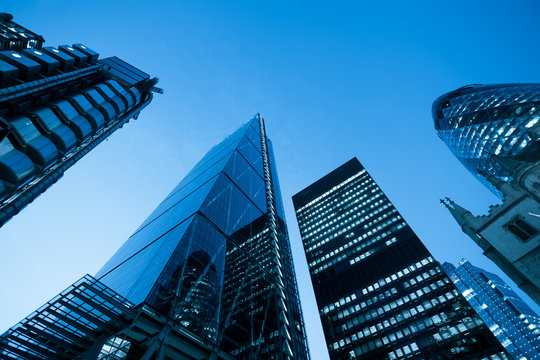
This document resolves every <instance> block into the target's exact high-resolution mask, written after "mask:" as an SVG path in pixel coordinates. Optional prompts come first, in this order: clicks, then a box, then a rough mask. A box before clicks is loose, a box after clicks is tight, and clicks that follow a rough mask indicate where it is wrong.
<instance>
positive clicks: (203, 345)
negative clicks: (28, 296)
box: [0, 275, 234, 360]
mask: <svg viewBox="0 0 540 360" xmlns="http://www.w3.org/2000/svg"><path fill="white" fill-rule="evenodd" d="M163 329H167V332H166V333H165V334H164V332H163ZM158 342H159V343H163V344H166V346H165V347H163V350H162V351H158V350H159V349H158V347H157V346H156V345H155V344H156V343H158ZM113 346H117V347H118V349H120V350H122V348H126V347H129V346H133V347H136V348H137V349H139V352H140V353H141V355H142V354H144V355H142V356H141V357H139V358H144V356H146V357H147V358H148V359H149V358H151V357H152V356H155V355H156V354H157V356H156V357H155V359H208V358H211V357H212V358H214V359H217V360H232V359H234V358H233V357H232V356H230V355H228V354H227V353H225V352H224V351H222V350H221V349H219V348H217V347H216V346H213V345H212V344H209V343H208V341H206V340H204V339H202V338H200V337H199V336H197V335H195V334H193V333H191V332H190V331H188V330H186V329H185V328H184V327H182V326H181V325H180V324H178V323H177V322H175V321H172V320H171V319H170V318H168V317H166V316H164V315H162V314H160V313H159V312H157V311H155V310H153V309H152V308H150V307H148V306H147V305H143V306H141V307H137V308H135V307H133V304H132V303H130V302H129V301H128V300H126V299H125V298H123V297H122V296H120V295H118V294H117V293H115V292H114V291H113V290H111V289H110V288H108V287H106V286H105V285H103V284H102V283H100V282H99V281H98V280H96V279H94V278H93V277H92V276H90V275H85V276H84V277H82V278H81V279H80V280H78V281H77V282H75V283H74V284H73V285H71V286H70V287H69V288H67V289H66V290H64V291H63V292H62V293H60V294H59V295H57V296H56V297H54V298H53V299H52V300H51V301H49V302H47V303H46V304H45V305H43V306H42V307H41V308H39V309H38V310H37V311H35V312H34V313H32V314H30V315H29V316H28V317H26V318H25V319H24V320H22V321H21V322H20V323H18V324H17V325H15V326H14V327H12V328H11V329H9V330H8V331H6V332H5V333H4V334H2V335H1V336H0V359H2V360H8V359H9V360H12V359H21V360H23V359H24V360H40V359H57V360H68V359H81V360H94V359H118V358H119V357H117V356H116V355H115V354H117V351H116V350H117V349H111V347H113Z"/></svg>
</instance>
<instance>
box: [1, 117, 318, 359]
mask: <svg viewBox="0 0 540 360" xmlns="http://www.w3.org/2000/svg"><path fill="white" fill-rule="evenodd" d="M81 289H82V290H81ZM85 291H86V292H91V293H92V295H86V294H85V293H84V292H85ZM79 292H83V293H82V294H79ZM74 294H75V295H74ZM96 299H99V300H96ZM103 303H105V304H103ZM57 304H63V306H58V305H57ZM66 309H67V310H68V312H69V313H68V314H64V313H63V312H64V311H66ZM58 313H60V314H58ZM43 314H45V315H43ZM50 314H52V315H50ZM41 317H46V318H45V319H43V318H41ZM68 318H69V321H65V320H64V319H68ZM73 318H74V319H75V320H73ZM81 318H82V320H80V319H81ZM44 322H49V324H50V323H52V326H51V325H49V326H48V327H49V328H50V329H52V330H51V331H48V333H47V334H46V335H47V336H42V337H39V336H38V337H32V338H31V340H28V334H29V333H32V332H36V333H39V332H43V330H42V329H41V328H39V325H40V324H43V323H44ZM34 324H36V325H35V326H34ZM35 328H37V330H36V329H35ZM66 333H67V334H66ZM81 334H84V336H82V335H81ZM66 337H67V338H68V339H69V340H68V341H66ZM72 338H75V339H77V341H76V344H74V345H69V346H68V345H66V342H69V341H70V340H71V339H72ZM36 339H38V340H39V341H40V342H39V343H36ZM1 347H3V348H4V353H5V354H10V355H13V354H19V353H24V354H28V353H31V354H33V353H34V352H35V351H42V352H43V353H45V354H46V353H47V351H49V352H54V351H55V349H64V348H67V349H68V350H69V351H71V353H70V355H71V356H72V358H75V357H74V355H73V353H75V354H76V355H77V356H87V358H88V359H95V358H96V357H91V356H94V355H95V356H98V354H99V353H101V357H102V358H103V357H104V356H107V357H106V358H111V359H124V358H125V359H139V358H142V359H150V358H151V357H152V356H154V355H155V356H156V357H155V358H156V359H177V358H182V359H183V358H189V359H192V358H194V359H206V358H210V359H233V358H235V359H293V358H294V359H301V360H303V359H308V358H309V355H308V349H307V342H306V338H305V331H304V324H303V318H302V313H301V308H300V302H299V298H298V290H297V284H296V278H295V272H294V268H293V262H292V257H291V250H290V244H289V239H288V234H287V226H286V223H285V216H284V212H283V205H282V200H281V194H280V190H279V183H278V179H277V172H276V165H275V161H274V155H273V150H272V145H271V142H270V140H269V139H268V137H267V136H266V130H265V126H264V121H263V119H262V118H261V117H260V116H259V115H257V116H256V117H255V118H253V119H252V120H250V121H248V122H247V123H246V124H244V125H243V126H242V127H241V128H240V129H239V130H237V131H236V132H234V133H233V134H232V135H230V136H229V137H227V138H226V139H225V140H223V141H222V142H221V143H219V144H218V145H216V146H215V147H214V148H212V149H211V150H210V151H209V152H208V153H207V154H206V155H205V156H204V157H203V159H202V160H201V161H200V162H199V163H198V164H197V165H196V166H195V167H194V168H193V169H192V170H191V171H190V172H189V173H188V175H187V176H186V177H185V178H184V179H183V180H182V181H181V182H180V183H179V184H178V186H177V187H176V188H175V189H173V191H172V192H171V193H170V194H169V195H168V196H167V197H166V198H165V200H163V202H162V203H161V204H160V205H159V206H158V207H157V208H156V210H154V212H153V213H152V214H151V215H150V216H149V217H148V218H147V219H146V221H145V222H144V223H143V224H142V225H141V226H140V227H139V228H138V229H137V230H136V231H135V233H134V234H133V235H132V236H131V237H130V238H129V239H128V240H127V241H126V242H125V243H124V245H123V246H122V247H121V248H120V249H119V250H118V251H117V252H116V254H115V255H114V256H113V257H112V258H111V259H110V260H109V261H108V262H107V263H106V264H105V266H104V267H103V268H102V269H101V270H100V271H99V272H98V274H97V275H96V278H95V279H94V278H92V277H89V276H87V277H85V278H83V279H81V280H80V281H79V282H78V283H77V284H75V285H74V286H72V287H71V288H69V289H68V290H66V291H65V292H63V293H62V294H60V295H59V296H58V297H57V298H55V299H53V301H51V302H49V303H48V304H47V305H45V306H44V308H42V309H41V310H40V311H38V312H35V313H34V314H32V315H30V316H29V318H27V319H25V320H23V321H22V322H21V323H20V324H18V325H17V326H15V327H13V328H12V329H11V330H9V331H8V332H7V333H6V334H4V335H3V338H2V339H1V341H0V348H1ZM36 349H38V350H36ZM63 351H64V350H63ZM58 352H59V351H58ZM58 352H57V353H58ZM64 353H67V350H65V351H64V352H63V353H62V354H64ZM89 354H94V355H89ZM13 356H15V355H13ZM68 358H69V357H68ZM87 358H86V357H85V359H87Z"/></svg>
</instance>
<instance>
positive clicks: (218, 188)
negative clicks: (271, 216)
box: [201, 175, 262, 235]
mask: <svg viewBox="0 0 540 360" xmlns="http://www.w3.org/2000/svg"><path fill="white" fill-rule="evenodd" d="M201 211H202V212H203V213H204V214H205V215H206V216H207V217H208V218H209V219H210V221H212V222H213V223H214V224H215V225H216V226H217V227H218V228H219V229H221V230H222V231H223V232H224V233H226V234H227V235H230V234H232V233H233V232H235V231H237V230H239V229H240V228H242V227H244V226H245V225H247V224H248V223H250V222H252V221H253V220H255V219H256V218H258V217H260V216H261V215H262V212H261V211H260V210H258V209H257V207H256V206H255V205H253V203H252V202H251V201H249V200H248V198H247V197H246V196H245V195H244V194H242V192H241V191H240V190H239V189H238V188H237V187H236V185H234V184H233V183H232V182H231V181H230V180H229V179H228V178H227V177H226V176H224V175H220V176H219V177H218V180H217V181H216V184H215V186H214V187H213V188H212V191H211V192H210V194H208V198H207V199H206V201H205V202H204V205H203V206H202V207H201Z"/></svg>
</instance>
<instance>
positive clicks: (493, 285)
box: [443, 260, 540, 360]
mask: <svg viewBox="0 0 540 360" xmlns="http://www.w3.org/2000/svg"><path fill="white" fill-rule="evenodd" d="M443 268H444V269H445V271H446V272H447V273H448V274H449V275H450V277H451V279H452V281H454V283H455V284H456V286H457V287H458V289H459V290H460V291H461V292H462V294H463V296H465V298H466V299H467V301H469V303H470V304H471V305H472V306H473V308H474V309H475V310H476V312H477V313H478V314H479V315H480V317H481V318H482V319H483V320H484V322H485V323H486V325H487V326H489V329H490V330H491V331H492V332H493V334H494V335H495V336H496V337H497V339H498V340H499V341H500V343H501V344H502V345H503V346H504V348H505V349H506V350H507V351H508V352H509V353H510V354H511V355H512V356H513V357H514V359H528V360H538V359H540V318H539V317H538V315H537V314H536V313H535V312H534V311H533V310H532V309H531V308H530V307H529V306H528V305H527V304H525V302H524V301H523V300H522V299H521V298H519V297H518V295H517V294H516V293H515V292H514V291H513V290H512V289H511V288H510V287H509V286H508V284H506V283H505V282H504V281H503V280H502V279H501V278H500V277H499V276H497V275H495V274H492V273H490V272H487V271H485V270H483V269H480V268H478V267H476V266H473V265H472V264H471V263H470V262H468V261H467V260H461V262H460V265H459V266H458V267H457V268H455V267H454V266H453V265H451V264H449V263H445V264H443Z"/></svg>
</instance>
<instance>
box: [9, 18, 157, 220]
mask: <svg viewBox="0 0 540 360" xmlns="http://www.w3.org/2000/svg"><path fill="white" fill-rule="evenodd" d="M11 19H12V17H11V16H9V15H8V14H0V29H1V28H4V33H3V35H0V49H2V51H0V119H1V120H0V226H2V225H3V224H4V223H5V222H6V221H8V220H9V219H10V218H11V217H12V216H13V215H15V214H17V213H18V212H19V211H20V210H21V209H22V208H23V207H24V206H26V205H27V204H28V203H29V202H31V201H32V200H33V199H34V198H35V197H37V196H38V195H39V194H40V193H42V192H43V191H45V190H46V189H47V188H48V187H49V186H50V185H52V184H53V183H54V182H55V181H57V180H58V179H59V178H60V177H61V176H62V175H63V173H64V171H65V170H66V169H67V168H68V167H70V166H71V165H73V164H74V163H75V162H76V161H78V160H79V159H80V158H81V157H82V156H83V155H85V154H86V153H87V152H88V151H90V150H91V149H93V148H94V147H95V146H96V145H97V144H99V143H100V142H101V141H103V140H104V139H105V138H106V137H107V136H109V135H110V134H111V133H112V131H114V130H116V129H118V128H120V127H122V125H123V124H125V123H126V122H128V121H129V120H130V119H131V118H133V117H137V116H138V114H139V112H140V111H141V109H143V108H144V107H145V106H146V105H148V104H149V102H150V101H151V99H152V94H151V91H153V90H154V88H153V85H155V83H156V82H157V79H150V76H149V75H148V74H145V73H143V72H142V71H140V70H138V69H136V68H135V67H133V66H131V65H129V64H127V63H125V62H123V61H122V60H120V59H118V58H116V57H114V58H111V59H103V60H99V59H98V57H99V54H98V53H97V52H95V51H93V50H92V49H90V48H88V47H87V46H85V45H83V44H74V45H72V46H69V45H63V46H60V47H59V48H54V47H45V48H41V43H42V42H43V41H42V40H43V39H42V38H41V37H39V39H41V40H40V41H37V40H39V39H38V38H37V37H36V39H37V40H36V41H37V42H35V43H34V42H28V41H27V42H20V41H19V42H17V41H15V40H13V41H12V42H10V43H9V44H10V45H9V46H7V45H6V46H4V47H1V45H2V44H5V43H2V36H4V37H6V36H7V37H8V38H10V35H9V34H11V32H13V31H15V30H9V31H7V30H5V27H6V26H8V27H13V29H19V30H17V31H19V35H20V36H21V37H22V38H25V37H26V36H29V34H30V32H28V31H25V30H21V29H22V28H18V27H17V26H15V25H16V24H14V23H13V22H12V21H11ZM6 24H7V25H6ZM21 34H22V35H21ZM10 41H11V40H10ZM32 44H34V45H36V46H30V45H32ZM120 71H122V74H123V76H116V75H115V74H116V73H118V74H120ZM130 74H137V76H136V77H130V81H125V79H124V78H125V77H126V76H129V75H130Z"/></svg>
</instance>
